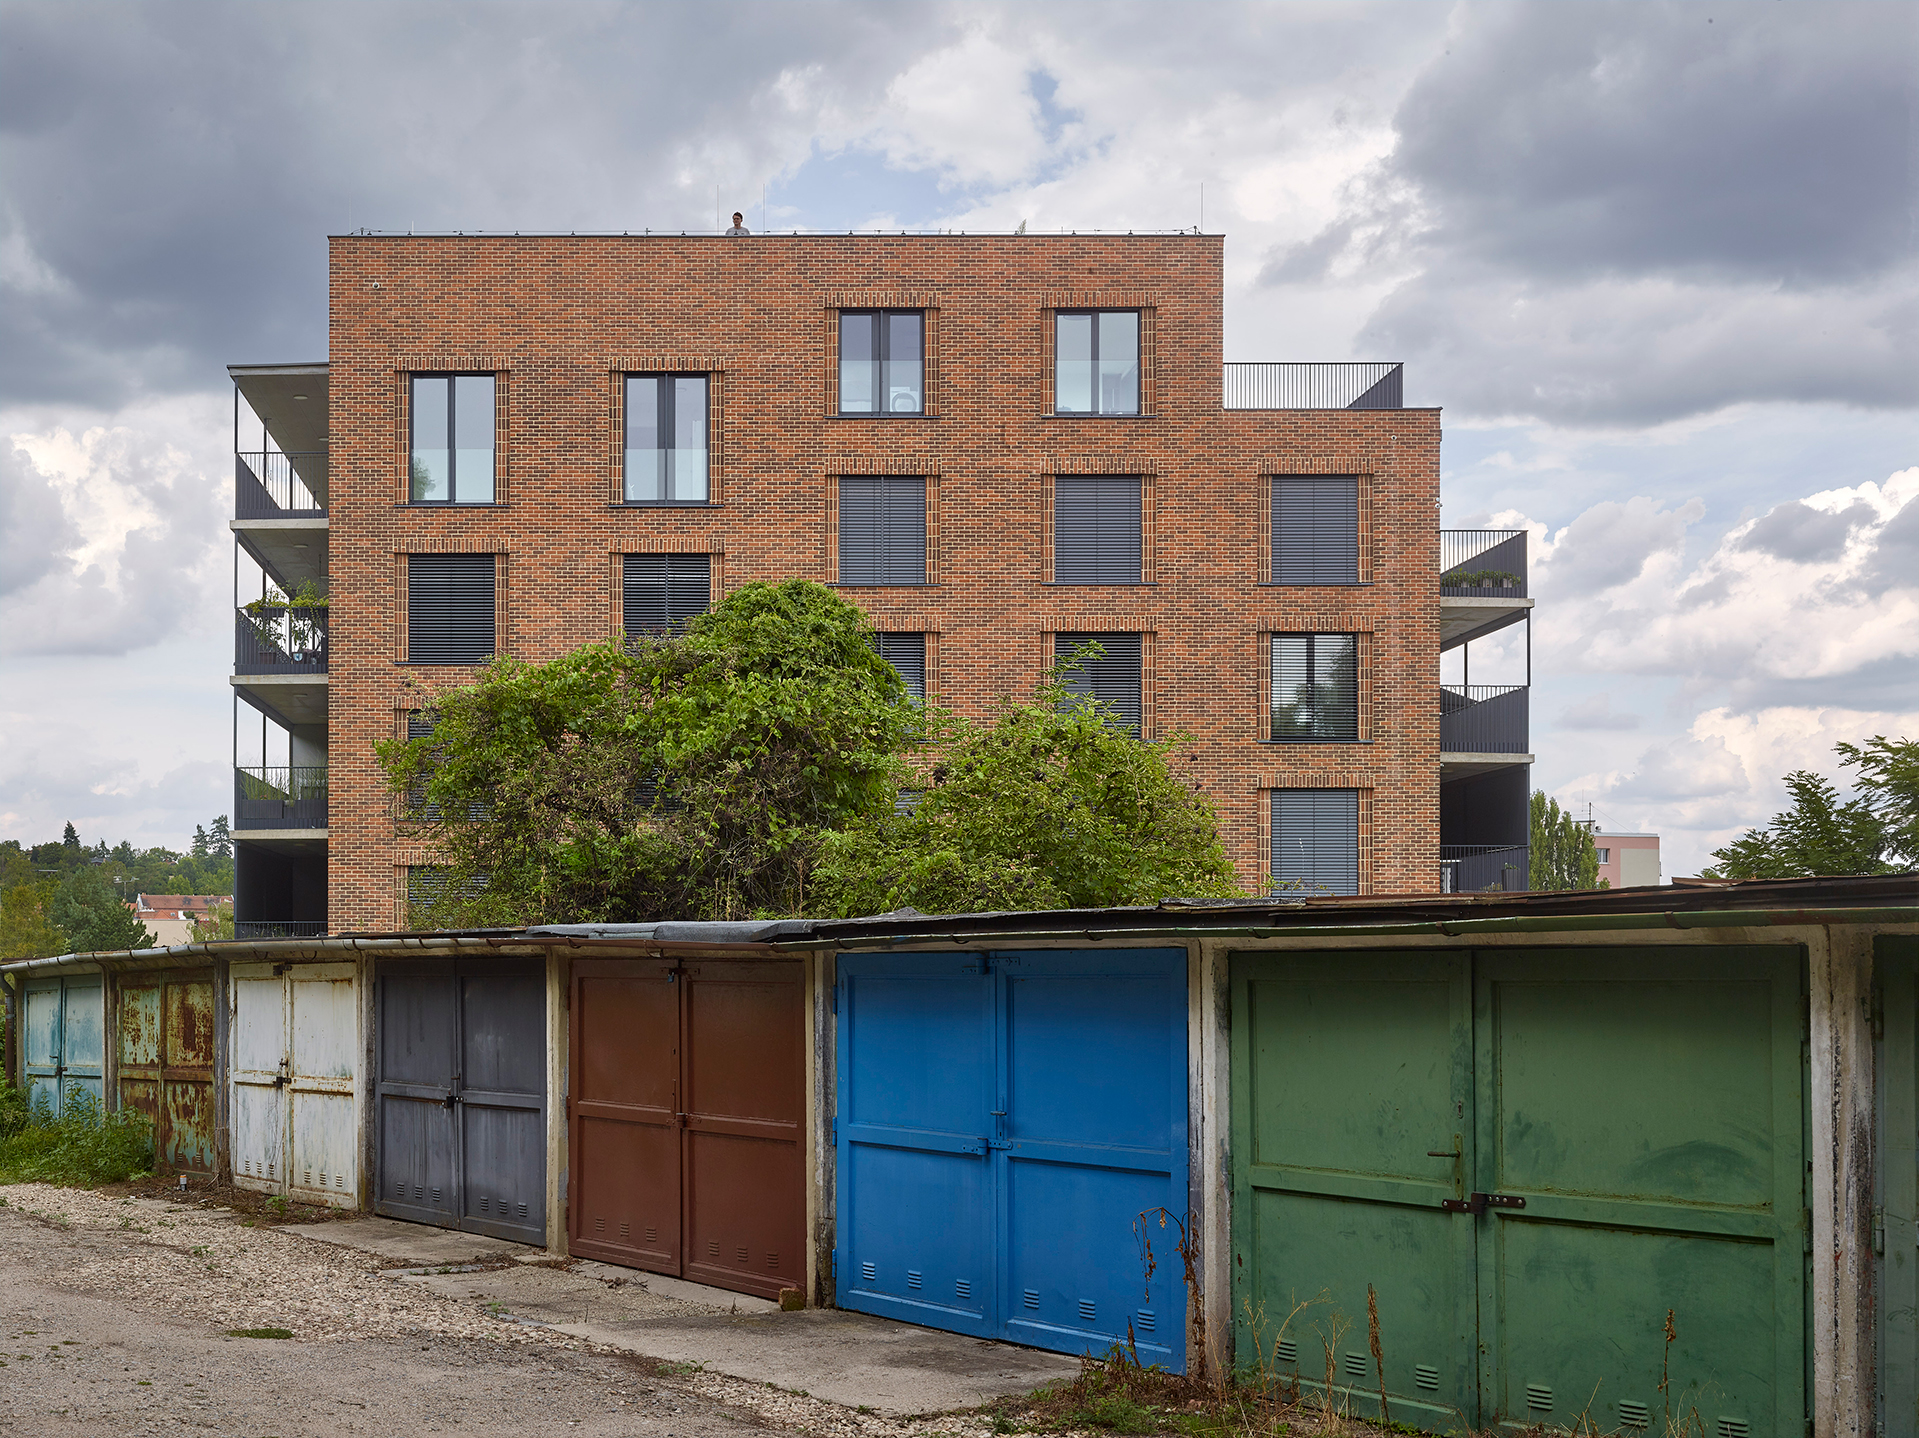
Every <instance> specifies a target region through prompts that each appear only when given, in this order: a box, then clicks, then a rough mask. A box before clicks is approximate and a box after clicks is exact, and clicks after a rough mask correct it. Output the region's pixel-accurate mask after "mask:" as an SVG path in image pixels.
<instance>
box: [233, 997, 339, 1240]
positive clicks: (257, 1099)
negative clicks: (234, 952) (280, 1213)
mask: <svg viewBox="0 0 1919 1438" xmlns="http://www.w3.org/2000/svg"><path fill="white" fill-rule="evenodd" d="M358 973H359V970H358V967H357V966H356V965H354V964H350V963H333V964H328V963H313V964H268V963H252V964H239V963H236V964H234V965H232V966H231V968H230V969H229V970H228V983H227V994H228V999H227V1004H228V1015H227V1025H228V1028H227V1032H228V1036H229V1037H228V1044H229V1057H228V1060H227V1075H228V1083H229V1097H228V1103H229V1105H230V1107H229V1123H230V1125H231V1130H230V1140H229V1141H230V1143H231V1145H232V1149H231V1159H232V1164H233V1182H234V1183H235V1184H236V1185H237V1186H238V1187H241V1188H251V1189H254V1190H256V1191H259V1192H262V1193H276V1194H284V1195H286V1196H287V1197H289V1198H297V1199H300V1200H301V1201H302V1202H306V1203H325V1204H331V1205H333V1206H334V1207H336V1208H357V1207H359V1203H360V1181H359V1164H358V1162H357V1161H356V1158H355V1155H356V1154H357V1153H358V1151H359V1145H358V1142H357V1139H358V1133H359V1127H358V1123H357V1121H356V1120H357V1115H358V1094H359V1084H358V1074H359V1065H358V1064H357V1063H356V1062H355V1058H356V1056H357V1054H358V1053H359V1049H360V1042H359V1035H360V1024H359V1016H360V1014H359V994H360V985H359V978H358Z"/></svg>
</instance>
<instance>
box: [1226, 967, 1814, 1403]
mask: <svg viewBox="0 0 1919 1438" xmlns="http://www.w3.org/2000/svg"><path fill="white" fill-rule="evenodd" d="M1803 970H1804V964H1803V958H1802V955H1801V951H1800V950H1798V949H1797V948H1788V947H1783V946H1781V947H1765V948H1757V947H1755V948H1721V949H1715V950H1713V951H1711V952H1707V953H1702V952H1700V951H1699V950H1697V949H1679V948H1671V947H1667V948H1652V947H1648V948H1627V949H1563V950H1536V949H1532V950H1523V951H1522V950H1504V951H1486V950H1482V951H1478V952H1473V953H1467V952H1455V951H1445V950H1429V951H1425V952H1402V953H1354V952H1346V953H1342V954H1337V955H1332V954H1320V955H1309V954H1293V955H1279V954H1239V955H1235V956H1234V958H1233V961H1232V977H1233V1013H1232V1024H1233V1031H1232V1065H1233V1070H1232V1117H1233V1177H1234V1190H1233V1224H1232V1235H1233V1257H1232V1264H1233V1277H1234V1309H1235V1312H1236V1315H1237V1316H1238V1317H1239V1332H1238V1348H1239V1359H1240V1362H1241V1363H1242V1364H1249V1365H1250V1364H1264V1365H1265V1366H1267V1367H1268V1368H1276V1369H1277V1370H1278V1371H1279V1373H1280V1375H1281V1376H1282V1377H1285V1378H1287V1379H1291V1378H1292V1377H1293V1376H1295V1375H1297V1376H1298V1377H1299V1379H1300V1380H1301V1381H1303V1382H1305V1383H1307V1384H1308V1385H1313V1384H1320V1385H1323V1384H1324V1383H1325V1381H1326V1377H1327V1374H1328V1370H1329V1369H1330V1370H1331V1373H1332V1378H1333V1382H1334V1384H1335V1386H1336V1387H1338V1388H1340V1389H1342V1390H1344V1401H1346V1402H1347V1403H1349V1404H1350V1405H1351V1408H1352V1410H1353V1411H1354V1412H1356V1413H1362V1414H1368V1413H1370V1414H1377V1413H1378V1411H1379V1403H1380V1398H1379V1390H1380V1387H1381V1385H1382V1382H1383V1386H1384V1387H1385V1390H1386V1393H1387V1403H1388V1406H1389V1408H1390V1410H1391V1413H1390V1416H1391V1417H1392V1418H1393V1419H1395V1420H1397V1421H1401V1422H1410V1423H1414V1424H1417V1425H1419V1426H1421V1427H1425V1428H1429V1429H1434V1430H1438V1431H1444V1430H1447V1429H1449V1428H1452V1427H1455V1426H1458V1425H1460V1424H1461V1423H1462V1422H1463V1423H1465V1424H1469V1425H1473V1426H1478V1425H1486V1426H1496V1425H1509V1426H1514V1427H1525V1426H1530V1425H1540V1426H1544V1427H1547V1428H1553V1427H1561V1428H1569V1427H1570V1426H1572V1424H1574V1423H1575V1422H1576V1421H1578V1420H1579V1419H1581V1417H1582V1415H1583V1416H1584V1417H1585V1418H1587V1419H1589V1420H1590V1421H1592V1422H1593V1423H1594V1424H1596V1426H1597V1428H1598V1429H1599V1431H1602V1432H1611V1431H1613V1430H1615V1429H1617V1430H1619V1431H1622V1432H1639V1433H1663V1432H1666V1431H1669V1430H1668V1428H1667V1426H1666V1425H1667V1423H1668V1420H1670V1422H1671V1424H1672V1429H1671V1430H1670V1431H1682V1430H1681V1425H1682V1424H1689V1425H1690V1427H1687V1428H1685V1429H1684V1430H1683V1431H1691V1432H1704V1433H1707V1434H1711V1435H1713V1438H1759V1435H1773V1434H1782V1433H1797V1432H1799V1431H1801V1429H1802V1427H1803V1421H1804V1412H1805V1385H1804V1371H1805V1354H1806V1337H1805V1335H1806V1317H1805V1280H1804V1273H1805V1266H1804V1265H1805V1235H1806V1230H1805V1227H1804V1225H1805V1219H1806V1214H1805V1207H1804V1182H1805V1164H1804V1157H1803V1153H1804V1147H1803V1142H1802V1123H1803V1119H1804V1082H1803V1078H1802V1071H1801V1064H1800V1041H1801V1036H1802V1034H1803V1032H1804V1010H1803V1008H1802V1002H1803V993H1804V988H1803V977H1802V976H1803ZM1369 1287H1370V1288H1371V1290H1372V1295H1373V1300H1374V1302H1375V1303H1376V1308H1377V1314H1378V1337H1379V1341H1380V1349H1379V1351H1380V1354H1381V1356H1382V1358H1383V1360H1384V1364H1383V1366H1384V1372H1383V1374H1382V1373H1381V1372H1380V1369H1379V1366H1378V1364H1376V1362H1375V1359H1374V1357H1373V1353H1372V1343H1371V1338H1372V1334H1371V1332H1370V1331H1369V1326H1370V1325H1369V1318H1368V1305H1369V1293H1368V1289H1369ZM1249 1315H1250V1318H1249Z"/></svg>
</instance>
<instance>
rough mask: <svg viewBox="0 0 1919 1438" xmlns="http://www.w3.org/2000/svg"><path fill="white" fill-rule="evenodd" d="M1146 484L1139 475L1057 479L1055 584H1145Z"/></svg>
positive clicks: (1054, 537)
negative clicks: (1142, 523)
mask: <svg viewBox="0 0 1919 1438" xmlns="http://www.w3.org/2000/svg"><path fill="white" fill-rule="evenodd" d="M1140 544H1141V540H1140V481H1139V476H1138V475H1134V474H1062V475H1056V476H1055V477H1054V479H1053V582H1054V583H1055V584H1138V583H1139V582H1140V562H1141V549H1140Z"/></svg>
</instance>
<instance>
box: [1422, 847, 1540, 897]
mask: <svg viewBox="0 0 1919 1438" xmlns="http://www.w3.org/2000/svg"><path fill="white" fill-rule="evenodd" d="M1530 858H1531V851H1530V850H1529V849H1528V848H1527V846H1526V845H1524V844H1503V845H1502V844H1442V845H1441V846H1440V849H1439V891H1440V892H1441V893H1442V894H1483V893H1485V892H1486V891H1487V890H1489V889H1498V890H1507V891H1517V890H1523V889H1525V888H1526V887H1527V885H1528V884H1529V883H1530V882H1531V881H1530V879H1529V878H1528V873H1529V866H1530Z"/></svg>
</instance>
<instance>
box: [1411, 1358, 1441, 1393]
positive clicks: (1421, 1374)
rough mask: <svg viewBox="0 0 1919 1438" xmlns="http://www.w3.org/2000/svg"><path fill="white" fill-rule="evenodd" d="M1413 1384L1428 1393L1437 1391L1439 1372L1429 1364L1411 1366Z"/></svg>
mask: <svg viewBox="0 0 1919 1438" xmlns="http://www.w3.org/2000/svg"><path fill="white" fill-rule="evenodd" d="M1413 1382H1414V1383H1415V1384H1417V1385H1418V1386H1419V1387H1420V1388H1423V1389H1425V1390H1426V1392H1428V1393H1437V1392H1438V1391H1439V1370H1438V1369H1437V1368H1435V1367H1433V1365H1432V1364H1430V1363H1415V1364H1414V1365H1413Z"/></svg>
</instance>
